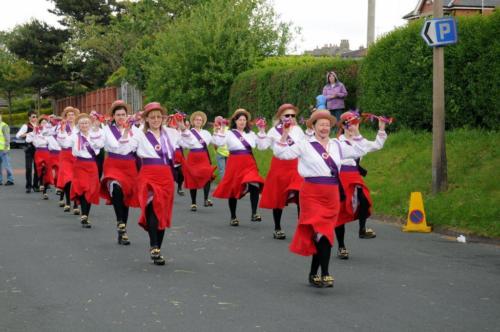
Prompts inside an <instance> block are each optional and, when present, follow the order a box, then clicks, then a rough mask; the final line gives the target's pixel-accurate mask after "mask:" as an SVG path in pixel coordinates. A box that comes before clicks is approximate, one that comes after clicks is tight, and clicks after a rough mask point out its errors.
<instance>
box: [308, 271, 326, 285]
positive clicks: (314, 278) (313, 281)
mask: <svg viewBox="0 0 500 332" xmlns="http://www.w3.org/2000/svg"><path fill="white" fill-rule="evenodd" d="M309 284H310V285H311V286H313V287H316V288H322V287H323V283H322V282H321V277H320V276H319V275H317V274H310V275H309Z"/></svg>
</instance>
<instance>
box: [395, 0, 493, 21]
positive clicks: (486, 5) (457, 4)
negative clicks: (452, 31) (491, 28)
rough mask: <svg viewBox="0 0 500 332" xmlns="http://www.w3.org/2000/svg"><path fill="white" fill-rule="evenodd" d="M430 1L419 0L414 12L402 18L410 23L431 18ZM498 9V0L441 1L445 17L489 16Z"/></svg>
mask: <svg viewBox="0 0 500 332" xmlns="http://www.w3.org/2000/svg"><path fill="white" fill-rule="evenodd" d="M432 6H433V1H432V0H419V1H418V3H417V6H416V7H415V9H414V10H412V11H411V12H409V13H408V14H406V15H405V16H403V19H405V20H408V21H411V20H416V19H419V18H421V17H428V16H432ZM498 7H500V0H443V13H444V15H445V16H468V15H475V14H481V13H483V15H489V14H491V13H493V11H494V10H495V9H496V8H498Z"/></svg>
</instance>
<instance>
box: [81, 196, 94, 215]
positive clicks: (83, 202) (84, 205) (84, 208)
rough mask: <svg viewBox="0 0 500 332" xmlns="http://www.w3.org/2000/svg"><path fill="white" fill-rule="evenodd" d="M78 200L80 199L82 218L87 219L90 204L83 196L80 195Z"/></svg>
mask: <svg viewBox="0 0 500 332" xmlns="http://www.w3.org/2000/svg"><path fill="white" fill-rule="evenodd" d="M79 199H80V205H81V207H82V216H87V217H88V216H89V213H90V207H91V206H92V204H90V203H89V202H87V200H86V199H85V195H81V196H80V197H79Z"/></svg>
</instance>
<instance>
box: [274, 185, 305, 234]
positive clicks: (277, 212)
mask: <svg viewBox="0 0 500 332" xmlns="http://www.w3.org/2000/svg"><path fill="white" fill-rule="evenodd" d="M296 195H297V202H296V203H297V215H300V202H299V193H297V194H296ZM282 214H283V209H273V220H274V230H275V231H280V230H281V215H282Z"/></svg>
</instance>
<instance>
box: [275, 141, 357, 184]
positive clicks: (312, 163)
mask: <svg viewBox="0 0 500 332" xmlns="http://www.w3.org/2000/svg"><path fill="white" fill-rule="evenodd" d="M310 142H318V140H317V139H316V137H312V138H307V137H306V138H304V139H302V140H300V141H297V142H295V144H293V145H288V144H286V143H281V142H277V143H276V144H274V146H273V152H274V155H275V156H276V157H278V158H279V159H286V160H290V159H295V158H299V166H298V172H299V174H300V175H301V176H302V177H304V178H306V177H317V176H332V174H331V171H330V168H329V167H328V166H327V164H326V162H325V160H324V159H323V157H322V156H321V155H320V154H319V153H318V152H317V151H316V149H314V147H313V146H312V145H311V143H310ZM326 151H327V152H328V154H329V155H330V156H331V157H332V159H333V161H334V162H335V165H336V166H337V170H338V171H340V166H341V160H342V159H347V158H359V157H361V156H363V155H365V154H366V151H365V150H364V149H363V147H362V146H360V145H358V144H353V145H352V146H351V145H348V144H347V143H345V142H341V141H339V140H338V139H336V138H331V139H330V141H329V142H328V147H327V149H326Z"/></svg>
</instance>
